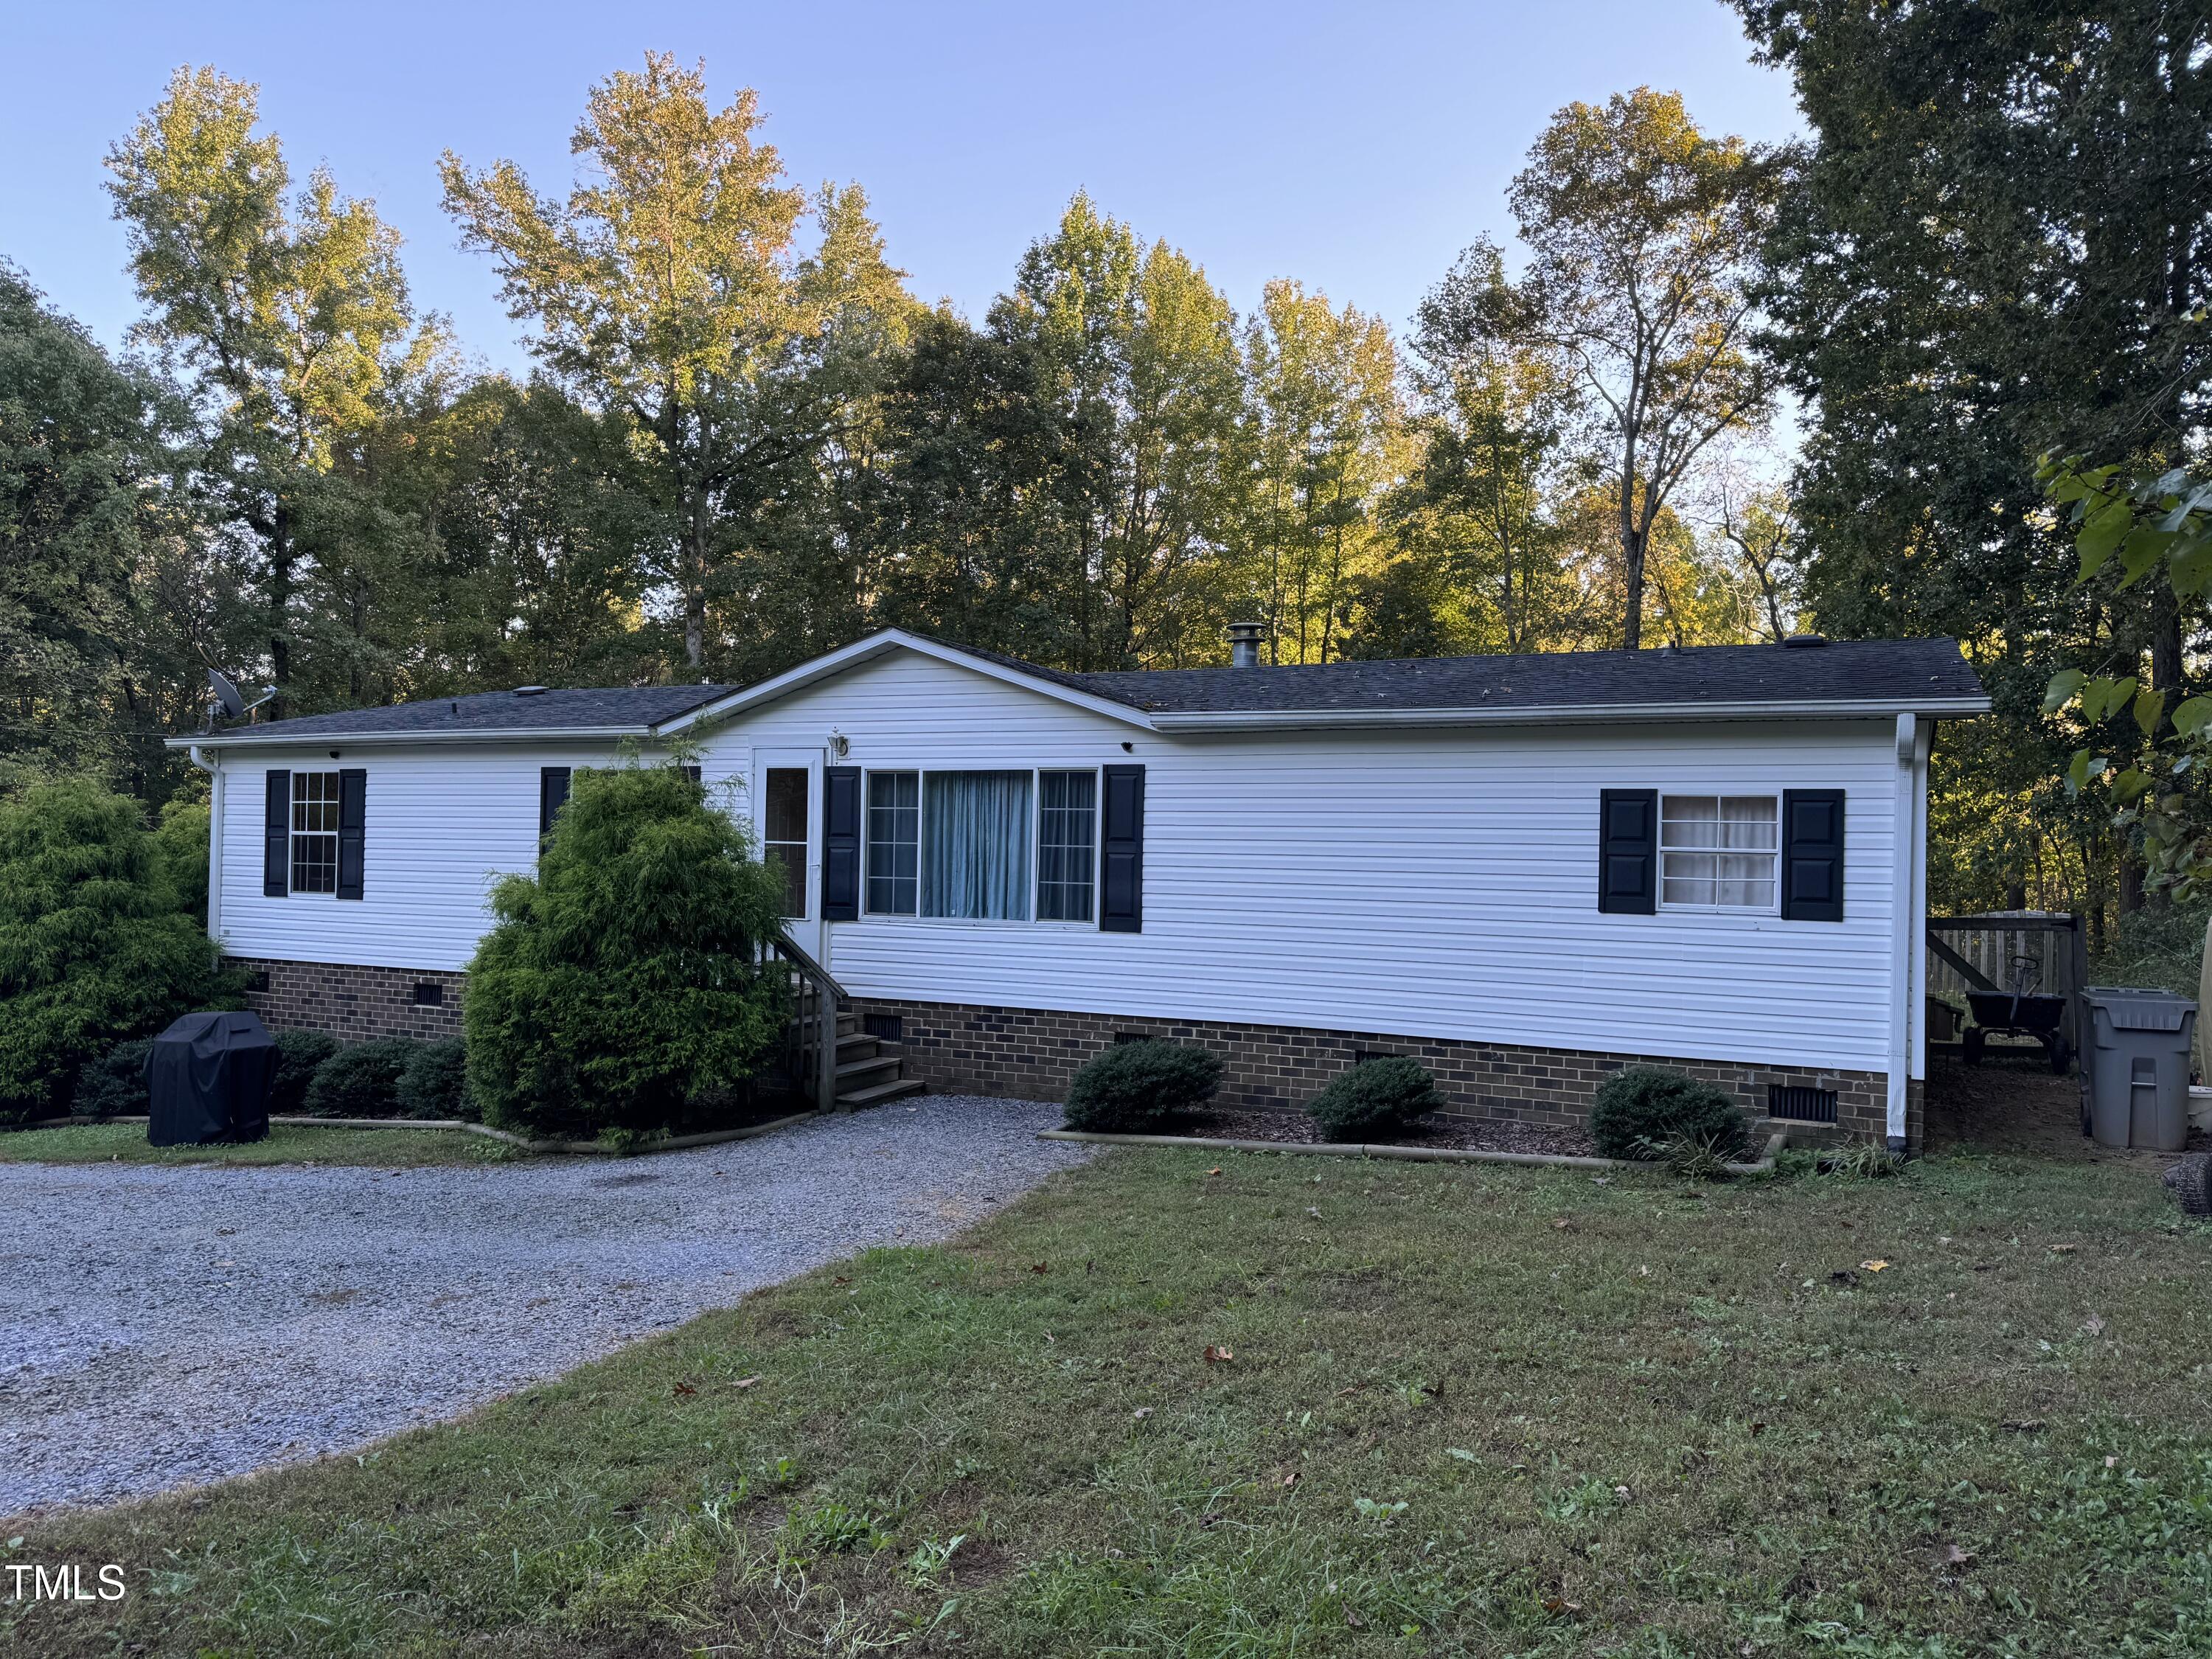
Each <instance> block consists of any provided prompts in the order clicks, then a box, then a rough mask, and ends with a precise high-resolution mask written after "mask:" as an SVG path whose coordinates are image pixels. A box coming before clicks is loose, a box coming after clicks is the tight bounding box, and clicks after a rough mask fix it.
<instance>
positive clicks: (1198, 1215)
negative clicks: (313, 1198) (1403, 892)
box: [0, 1152, 2212, 1659]
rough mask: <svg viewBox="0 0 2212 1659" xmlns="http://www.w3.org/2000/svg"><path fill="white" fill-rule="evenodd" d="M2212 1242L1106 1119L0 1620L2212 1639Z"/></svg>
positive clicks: (1312, 1637)
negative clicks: (941, 1232)
mask: <svg viewBox="0 0 2212 1659" xmlns="http://www.w3.org/2000/svg"><path fill="white" fill-rule="evenodd" d="M1217 1169H1218V1173H1217V1172H1216V1171H1217ZM1875 1261H1881V1262H1884V1263H1886V1264H1887V1265H1886V1266H1885V1267H1881V1268H1879V1269H1876V1268H1875V1267H1870V1266H1867V1265H1863V1264H1868V1263H1871V1262H1875ZM2208 1273H2212V1232H2208V1231H2206V1230H2204V1229H2203V1228H2201V1227H2199V1226H2197V1225H2193V1224H2185V1223H2181V1222H2179V1221H2178V1220H2177V1219H2175V1218H2173V1216H2172V1212H2171V1211H2170V1210H2169V1209H2168V1207H2167V1206H2166V1204H2165V1203H2164V1200H2163V1199H2162V1197H2161V1195H2160V1192H2159V1190H2158V1188H2157V1184H2156V1181H2155V1176H2154V1174H2151V1173H2149V1172H2147V1171H2145V1170H2142V1169H2136V1168H2121V1167H2118V1166H2112V1165H2098V1164H2072V1165H2061V1164H2050V1163H2034V1162H2029V1161H2025V1160H2005V1159H1992V1158H1977V1157H1971V1156H1953V1157H1948V1158H1941V1159H1935V1160H1929V1161H1928V1162H1925V1163H1923V1164H1918V1165H1917V1166H1915V1167H1914V1168H1912V1169H1911V1170H1909V1171H1908V1172H1907V1173H1905V1174H1903V1175H1901V1176H1898V1177H1897V1178H1895V1179H1891V1180H1882V1181H1867V1180H1845V1179H1838V1178H1835V1177H1832V1176H1806V1177H1804V1178H1802V1179H1796V1180H1788V1179H1769V1180H1759V1181H1747V1182H1736V1183H1734V1184H1731V1185H1729V1186H1726V1187H1718V1188H1715V1187H1703V1186H1699V1187H1692V1186H1686V1185H1684V1184H1682V1183H1680V1182H1675V1181H1674V1180H1671V1179H1670V1178H1668V1177H1667V1176H1664V1175H1662V1174H1659V1173H1656V1172H1641V1171H1639V1172H1635V1173H1624V1174H1620V1175H1615V1176H1604V1177H1593V1176H1590V1175H1589V1174H1588V1173H1587V1172H1577V1171H1565V1170H1559V1171H1554V1170H1499V1169H1492V1168H1486V1167H1480V1166H1474V1167H1467V1166H1457V1167H1436V1166H1426V1165H1419V1164H1371V1163H1352V1164H1334V1163H1328V1164H1322V1162H1321V1161H1319V1160H1312V1159H1305V1158H1296V1159H1293V1158H1267V1157H1264V1156H1229V1157H1217V1158H1208V1157H1206V1156H1203V1155H1194V1154H1189V1153H1183V1152H1116V1153H1113V1154H1110V1155H1108V1156H1106V1157H1104V1158H1101V1159H1100V1160H1099V1161H1098V1162H1097V1163H1096V1164H1093V1165H1091V1167H1089V1168H1087V1169H1085V1170H1080V1171H1077V1172H1074V1173H1073V1174H1071V1175H1067V1176H1061V1177H1058V1178H1056V1179H1055V1180H1054V1182H1051V1183H1049V1184H1048V1186H1047V1187H1046V1188H1044V1189H1042V1191H1041V1192H1039V1193H1038V1194H1034V1195H1032V1196H1031V1197H1030V1198H1029V1199H1027V1200H1024V1201H1023V1202H1021V1203H1020V1204H1018V1205H1017V1206H1015V1207H1013V1208H1012V1209H1011V1210H1009V1211H1007V1212H1004V1213H1002V1214H1001V1215H1000V1216H998V1217H997V1218H994V1219H992V1220H991V1221H989V1222H988V1223H987V1224H986V1225H983V1226H982V1227H981V1228H979V1229H977V1230H976V1231H974V1232H972V1233H970V1234H969V1235H967V1236H966V1237H963V1239H961V1240H959V1241H956V1242H955V1243H951V1244H948V1245H945V1246H941V1247H936V1248H931V1249H883V1250H874V1251H871V1252H868V1253H867V1254H866V1255H861V1256H860V1257H858V1258H856V1259H854V1260H853V1261H848V1262H845V1263H842V1264H840V1265H839V1266H837V1267H834V1268H830V1269H828V1270H825V1271H823V1272H821V1273H814V1274H811V1275H810V1276H808V1277H807V1278H805V1279H801V1280H799V1281H797V1282H795V1283H793V1284H792V1285H786V1286H782V1287H780V1288H777V1289H775V1290H772V1291H765V1292H763V1293H762V1294H759V1295H757V1296H755V1297H751V1298H750V1299H748V1300H747V1301H746V1302H745V1303H744V1304H743V1305H742V1306H741V1307H739V1308H738V1309H735V1310H730V1311H727V1312H724V1313H718V1314H714V1315H709V1316H706V1317H704V1318H702V1319H699V1320H696V1321H694V1322H692V1323H690V1324H689V1325H687V1326H685V1327H684V1328H682V1329H681V1330H678V1331H677V1332H674V1333H671V1334H669V1335H668V1336H666V1337H664V1338H660V1339H657V1340H653V1341H649V1342H647V1343H643V1344H641V1345H639V1346H636V1347H634V1348H631V1349H629V1350H626V1351H624V1352H623V1353H621V1354H619V1355H617V1356H615V1357H613V1358H611V1359H609V1360H607V1361H605V1362H603V1363H601V1364H595V1365H592V1366H587V1367H586V1368H584V1369H582V1370H579V1371H576V1372H574V1373H572V1374H571V1375H569V1376H567V1377H565V1378H563V1379H562V1380H561V1381H559V1382H557V1383H552V1384H550V1385H546V1386H543V1387H538V1388H534V1389H528V1390H526V1391H524V1392H522V1393H520V1394H518V1395H514V1396H512V1397H510V1398H509V1399H507V1400H506V1401H502V1402H501V1403H500V1404H498V1405H496V1406H495V1407H491V1408H489V1409H488V1410H486V1411H483V1412H482V1413H477V1415H475V1416H474V1417H472V1418H470V1419H465V1420H464V1421H462V1422H459V1423H457V1424H453V1425H444V1426H441V1427H437V1428H433V1429H428V1430H425V1431H418V1432H416V1433H412V1434H409V1435H406V1436H403V1437H399V1438H398V1439H396V1440H392V1441H390V1442H387V1443H385V1444H383V1445H381V1446H380V1447H378V1448H376V1449H373V1450H371V1451H369V1452H368V1453H367V1454H365V1455H362V1456H361V1457H360V1458H358V1459H339V1460H334V1461H332V1462H326V1463H325V1464H322V1465H319V1466H317V1467H313V1468H306V1469H298V1470H292V1471H288V1472H282V1473H278V1474H271V1475H268V1476H264V1477H261V1478H257V1479H253V1480H246V1481H239V1482H234V1483H231V1484H229V1485H227V1486H221V1487H217V1488H215V1489H213V1490H211V1491H210V1492H205V1493H203V1494H199V1495H197V1496H190V1497H183V1498H170V1499H164V1500H160V1501H157V1502H154V1503H150V1504H143V1505H139V1506H137V1507H134V1508H130V1509H125V1510H115V1511H111V1512H108V1513H105V1514H98V1515H90V1516H75V1517H66V1516H65V1517H59V1518H56V1519H52V1520H49V1521H44V1522H34V1523H27V1524H25V1525H23V1526H21V1527H18V1528H12V1529H11V1530H19V1531H22V1532H25V1533H26V1534H27V1538H26V1539H25V1540H24V1541H23V1542H21V1544H19V1545H17V1546H15V1547H14V1548H13V1549H11V1551H10V1552H9V1559H13V1560H17V1561H39V1562H48V1563H51V1562H55V1561H64V1560H66V1561H79V1562H91V1563H100V1562H107V1561H116V1562H121V1563H124V1564H126V1565H127V1566H128V1567H129V1569H130V1582H131V1595H130V1597H129V1599H128V1600H127V1601H124V1602H122V1603H118V1604H112V1605H109V1606H106V1607H102V1606H99V1605H94V1604H88V1605H84V1606H81V1607H53V1606H39V1607H16V1608H13V1609H10V1608H8V1607H5V1606H4V1604H0V1620H13V1625H12V1630H13V1632H14V1634H15V1638H17V1640H18V1641H19V1642H21V1644H23V1646H24V1649H25V1650H27V1651H36V1652H38V1653H40V1654H42V1655H54V1656H70V1655H93V1654H101V1655H106V1654H112V1653H116V1652H128V1651H133V1650H134V1649H133V1648H132V1646H131V1644H146V1646H147V1650H151V1651H157V1652H164V1653H167V1652H179V1653H191V1652H211V1653H225V1654H228V1653H239V1654H246V1653H257V1654H258V1653H276V1652H283V1653H319V1654H320V1653H330V1654H370V1653H374V1654H379V1655H384V1654H440V1653H450V1652H467V1653H471V1654H496V1655H530V1656H549V1655H586V1654H605V1655H614V1654H623V1655H629V1654H668V1655H671V1656H673V1655H678V1654H683V1653H689V1652H707V1651H711V1652H727V1653H740V1654H746V1655H799V1654H806V1655H811V1656H821V1655H824V1654H832V1655H836V1654H860V1653H867V1652H875V1651H879V1650H884V1649H885V1648H887V1647H890V1646H899V1647H902V1649H903V1650H905V1651H908V1652H912V1653H915V1654H939V1653H959V1654H972V1655H988V1656H1035V1655H1042V1654H1081V1655H1097V1654H1114V1655H1146V1656H1151V1655H1182V1656H1189V1659H1229V1656H1283V1659H1291V1656H1306V1655H1322V1654H1328V1655H1335V1654H1350V1655H1369V1654H1373V1655H1383V1654H1389V1655H1444V1654H1483V1655H1500V1656H1503V1655H1516V1656H1569V1655H1600V1654H1603V1655H1616V1656H1646V1659H1662V1656H1690V1655H1698V1656H1704V1655H1713V1654H1729V1655H1736V1654H1742V1653H1752V1654H1777V1655H1779V1654H1792V1655H1794V1654H1803V1653H1808V1652H1832V1653H1838V1654H1850V1655H1861V1656H1896V1659H1905V1656H1913V1659H1936V1656H1966V1655H2013V1656H2039V1655H2050V1656H2060V1655H2066V1656H2072V1655H2079V1654H2084V1653H2117V1652H2127V1653H2133V1654H2138V1655H2166V1654H2182V1653H2202V1652H2203V1651H2206V1650H2207V1649H2208V1648H2212V1441H2208V1440H2207V1438H2206V1436H2207V1433H2208V1431H2212V1391H2208V1389H2207V1388H2206V1382H2207V1379H2208V1376H2212V1372H2208V1370H2207V1364H2206V1357H2207V1356H2208V1354H2212V1340H2208V1339H2209V1338H2212V1328H2208V1327H2212V1315H2209V1314H2208V1304H2207V1303H2206V1300H2205V1298H2204V1296H2203V1288H2202V1287H2203V1284H2204V1283H2205V1282H2206V1279H2207V1276H2208ZM1209 1350H1212V1352H1211V1354H1209V1352H1208V1351H1209ZM8 1628H9V1626H8V1625H6V1624H5V1623H0V1630H6V1629H8Z"/></svg>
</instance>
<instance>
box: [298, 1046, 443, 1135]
mask: <svg viewBox="0 0 2212 1659" xmlns="http://www.w3.org/2000/svg"><path fill="white" fill-rule="evenodd" d="M421 1047H422V1044H421V1043H419V1042H414V1041H412V1040H410V1038H407V1037H372V1038H371V1039H370V1040H369V1041H368V1042H349V1043H348V1044H347V1045H346V1046H345V1047H344V1048H341V1049H339V1050H338V1051H337V1053H336V1054H332V1055H331V1057H330V1058H329V1059H328V1060H325V1061H324V1062H323V1063H322V1066H321V1069H319V1071H317V1072H316V1073H315V1080H314V1081H313V1083H312V1084H310V1085H307V1115H308V1116H309V1117H397V1116H398V1115H399V1074H400V1073H402V1072H404V1071H405V1070H406V1069H407V1062H408V1061H410V1060H413V1059H414V1058H415V1051H416V1049H417V1048H421Z"/></svg>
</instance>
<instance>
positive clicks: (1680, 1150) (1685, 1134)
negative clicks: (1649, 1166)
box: [1639, 1128, 1741, 1181]
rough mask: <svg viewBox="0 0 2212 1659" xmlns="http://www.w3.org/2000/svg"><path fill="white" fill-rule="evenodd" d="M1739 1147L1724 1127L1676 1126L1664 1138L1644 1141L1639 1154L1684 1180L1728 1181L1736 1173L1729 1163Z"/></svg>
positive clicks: (1734, 1157) (1734, 1159)
mask: <svg viewBox="0 0 2212 1659" xmlns="http://www.w3.org/2000/svg"><path fill="white" fill-rule="evenodd" d="M1740 1150H1741V1149H1740V1148H1739V1147H1737V1146H1734V1145H1732V1144H1731V1143H1730V1141H1729V1134H1728V1131H1726V1130H1725V1129H1711V1128H1708V1129H1677V1130H1675V1131H1674V1133H1672V1134H1670V1135H1668V1137H1667V1138H1666V1139H1664V1140H1646V1141H1644V1143H1643V1152H1641V1153H1640V1154H1639V1156H1641V1157H1644V1158H1650V1160H1651V1161H1652V1162H1653V1163H1655V1164H1661V1165H1662V1166H1663V1167H1665V1168H1666V1169H1667V1170H1670V1171H1672V1172H1673V1173H1674V1174H1675V1175H1678V1176H1681V1177H1682V1178H1683V1179H1684V1180H1686V1181H1727V1180H1730V1179H1732V1178H1733V1177H1734V1176H1735V1170H1732V1169H1730V1168H1729V1165H1730V1164H1734V1163H1735V1161H1736V1155H1737V1152H1739V1151H1740Z"/></svg>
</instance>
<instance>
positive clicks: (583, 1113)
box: [461, 766, 788, 1139]
mask: <svg viewBox="0 0 2212 1659" xmlns="http://www.w3.org/2000/svg"><path fill="white" fill-rule="evenodd" d="M491 904H492V913H493V915H494V917H495V921H494V923H493V926H492V929H491V931H490V932H489V933H487V934H486V935H485V936H484V939H483V943H482V944H481V945H479V946H478V947H477V954H476V959H475V960H474V962H472V963H471V964H470V968H469V976H468V981H467V984H466V987H465V989H464V991H463V993H462V1005H461V1017H462V1025H463V1028H464V1030H465V1034H466V1036H467V1039H468V1079H469V1087H470V1090H471V1092H472V1093H473V1094H474V1095H475V1097H476V1098H477V1102H478V1103H480V1104H481V1106H482V1107H483V1115H484V1118H485V1121H488V1122H490V1123H493V1124H495V1125H497V1126H498V1127H501V1128H510V1129H517V1130H523V1131H526V1132H529V1133H532V1134H541V1135H557V1136H563V1137H572V1138H574V1139H595V1138H597V1137H598V1136H599V1134H600V1133H602V1132H604V1131H605V1130H608V1129H618V1130H624V1131H635V1132H639V1133H652V1132H653V1131H655V1130H660V1129H676V1128H684V1127H696V1126H698V1125H700V1124H701V1123H702V1122H705V1121H714V1112H715V1111H716V1109H717V1105H716V1103H719V1102H726V1101H728V1100H731V1099H733V1098H742V1097H743V1093H744V1091H742V1089H741V1088H740V1087H739V1085H742V1084H743V1083H744V1081H745V1080H746V1079H748V1078H750V1076H751V1075H752V1073H753V1071H754V1068H755V1066H757V1064H758V1063H759V1061H760V1060H761V1058H762V1057H763V1055H765V1054H767V1053H768V1052H769V1050H770V1048H773V1047H774V1046H775V1043H776V1042H777V1041H778V1039H779V1037H780V1036H781V1033H782V1030H783V1021H784V1016H785V1012H786V1006H787V1001H788V997H787V994H786V990H785V986H784V981H783V978H782V975H781V973H780V972H778V971H776V970H775V969H772V968H769V967H768V966H765V965H763V963H762V962H761V959H760V958H761V949H760V947H761V945H762V942H763V941H764V940H767V939H773V938H775V936H776V935H777V934H778V933H780V932H781V929H782V925H783V924H782V921H781V915H782V910H783V879H782V876H781V872H779V871H776V870H774V869H771V868H769V867H768V866H764V865H763V864H762V863H761V861H760V860H759V859H758V858H757V857H756V856H754V853H753V848H752V844H751V842H750V836H749V835H748V833H747V831H746V830H745V829H743V828H741V827H740V826H739V825H738V823H736V822H735V821H734V820H732V818H730V817H728V816H726V814H724V813H722V812H719V811H714V809H713V808H711V807H710V806H708V804H707V798H706V794H705V792H704V791H703V790H702V788H701V787H699V786H698V785H697V784H696V783H694V782H692V781H690V779H689V778H687V777H686V776H685V775H684V774H683V773H682V772H681V771H679V770H678V769H675V768H673V767H668V766H651V767H646V766H630V767H625V768H622V769H615V770H607V771H598V770H580V771H578V772H577V773H576V774H575V775H574V779H573V781H572V788H571V793H570V794H569V797H568V805H566V806H565V807H563V808H562V811H561V815H560V817H558V818H557V819H556V820H555V823H554V827H553V833H552V835H551V836H550V838H549V839H548V841H547V842H546V846H545V850H544V853H543V854H540V856H539V858H538V870H537V873H536V874H535V875H517V876H509V877H507V878H505V879H504V880H502V881H501V882H500V883H499V884H497V885H496V886H495V888H494V889H493V890H492V900H491Z"/></svg>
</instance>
